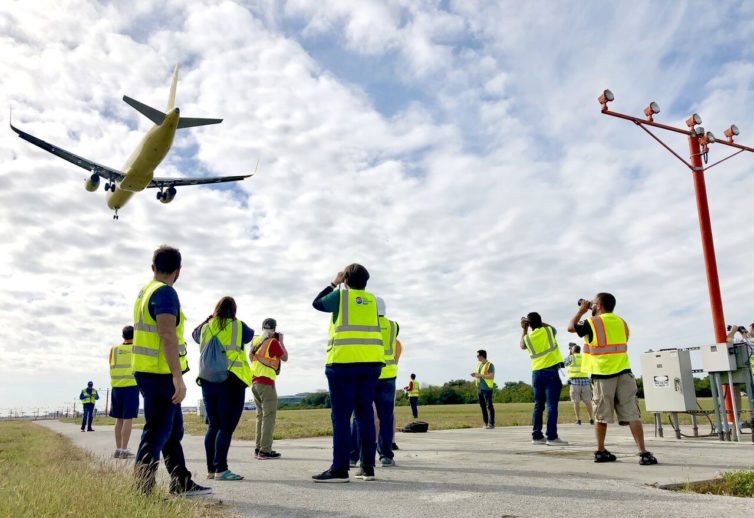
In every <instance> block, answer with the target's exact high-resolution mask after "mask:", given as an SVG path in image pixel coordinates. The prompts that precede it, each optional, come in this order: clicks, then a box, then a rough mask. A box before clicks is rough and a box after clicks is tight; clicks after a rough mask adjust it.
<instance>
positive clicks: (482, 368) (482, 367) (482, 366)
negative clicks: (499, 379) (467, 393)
mask: <svg viewBox="0 0 754 518" xmlns="http://www.w3.org/2000/svg"><path fill="white" fill-rule="evenodd" d="M490 365H492V364H491V363H490V362H488V361H485V362H484V363H482V362H477V363H476V371H477V372H478V373H479V374H489V372H490ZM480 379H481V380H482V381H484V383H485V384H486V385H487V386H488V387H489V388H492V387H493V385H495V380H488V379H487V378H474V383H475V384H476V385H477V386H478V385H479V380H480Z"/></svg>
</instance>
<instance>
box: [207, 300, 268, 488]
mask: <svg viewBox="0 0 754 518" xmlns="http://www.w3.org/2000/svg"><path fill="white" fill-rule="evenodd" d="M192 337H193V338H194V341H195V342H196V343H198V344H200V347H201V350H202V351H203V350H204V348H205V347H207V346H208V345H209V344H210V341H212V340H213V339H217V341H219V342H220V344H222V346H223V349H224V350H225V359H226V361H227V363H228V378H227V379H226V380H225V381H223V382H222V383H216V382H212V381H208V380H205V379H201V378H197V379H196V382H197V383H198V384H199V385H201V387H202V397H203V399H204V408H205V410H206V411H207V421H208V424H209V426H208V427H207V433H206V434H205V436H204V451H205V453H206V457H207V478H209V479H214V480H242V479H243V477H242V476H241V475H237V474H235V473H233V472H232V471H230V470H229V469H228V450H229V449H230V440H231V438H232V437H233V432H234V431H235V429H236V426H237V425H238V421H239V420H240V419H241V413H242V412H243V404H244V401H245V400H246V387H248V386H249V385H251V367H249V360H248V358H247V357H246V352H245V349H244V344H248V343H249V342H251V341H252V339H253V338H254V331H253V330H252V329H251V328H249V327H248V326H247V325H246V324H244V323H243V322H242V321H240V320H238V319H237V318H236V301H235V300H234V299H233V297H223V298H221V299H220V300H219V301H218V303H217V305H216V306H215V311H214V312H213V313H212V315H210V316H209V317H207V319H206V320H205V321H204V322H202V323H201V324H200V325H199V326H198V327H197V328H196V329H194V332H193V333H192Z"/></svg>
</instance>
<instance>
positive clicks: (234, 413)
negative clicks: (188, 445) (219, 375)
mask: <svg viewBox="0 0 754 518" xmlns="http://www.w3.org/2000/svg"><path fill="white" fill-rule="evenodd" d="M202 396H203V398H204V408H205V409H206V410H207V420H208V422H209V426H208V427H207V433H206V435H205V436H204V451H205V453H206V454H207V472H208V473H222V472H223V471H225V470H227V469H228V450H229V449H230V439H231V437H233V432H234V431H235V429H236V426H237V425H238V421H239V420H240V419H241V413H242V412H243V403H244V400H245V399H246V385H245V384H244V383H243V382H242V381H241V380H240V379H238V378H237V377H236V376H235V375H234V374H231V375H230V376H228V379H227V380H225V381H224V382H222V383H212V382H211V381H206V380H202Z"/></svg>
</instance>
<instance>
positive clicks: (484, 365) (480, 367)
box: [471, 349, 495, 430]
mask: <svg viewBox="0 0 754 518" xmlns="http://www.w3.org/2000/svg"><path fill="white" fill-rule="evenodd" d="M471 377H472V378H474V383H475V384H476V391H477V397H478V399H479V406H480V407H482V420H483V421H484V428H485V429H488V430H492V429H494V428H495V405H494V404H493V403H492V396H493V388H494V386H495V366H494V365H493V364H492V363H491V362H490V361H489V360H487V351H485V350H484V349H479V350H478V351H477V352H476V370H475V371H474V372H472V373H471Z"/></svg>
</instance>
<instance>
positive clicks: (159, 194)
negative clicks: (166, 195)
mask: <svg viewBox="0 0 754 518" xmlns="http://www.w3.org/2000/svg"><path fill="white" fill-rule="evenodd" d="M157 199H158V200H161V199H162V191H158V192H157Z"/></svg>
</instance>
